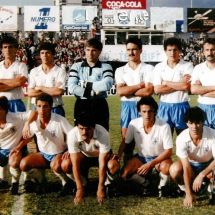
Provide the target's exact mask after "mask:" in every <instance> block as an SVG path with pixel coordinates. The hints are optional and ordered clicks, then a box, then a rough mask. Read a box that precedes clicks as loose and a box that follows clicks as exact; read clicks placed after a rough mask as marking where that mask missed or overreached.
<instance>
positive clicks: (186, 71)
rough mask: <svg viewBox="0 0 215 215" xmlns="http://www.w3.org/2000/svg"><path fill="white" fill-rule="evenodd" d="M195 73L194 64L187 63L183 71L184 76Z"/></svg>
mask: <svg viewBox="0 0 215 215" xmlns="http://www.w3.org/2000/svg"><path fill="white" fill-rule="evenodd" d="M192 72H193V64H192V63H190V62H189V63H187V65H186V67H185V69H184V71H183V75H192Z"/></svg>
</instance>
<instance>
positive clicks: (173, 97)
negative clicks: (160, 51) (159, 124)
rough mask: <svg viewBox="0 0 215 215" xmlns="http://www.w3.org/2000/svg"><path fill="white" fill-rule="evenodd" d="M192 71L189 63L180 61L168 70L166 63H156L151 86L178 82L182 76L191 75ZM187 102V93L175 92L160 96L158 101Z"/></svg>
mask: <svg viewBox="0 0 215 215" xmlns="http://www.w3.org/2000/svg"><path fill="white" fill-rule="evenodd" d="M192 71H193V65H192V63H190V62H185V61H184V60H180V61H179V63H178V64H177V65H176V66H175V67H174V68H170V67H169V66H168V64H167V61H164V62H161V63H158V64H157V65H156V66H155V69H154V81H153V85H154V86H157V85H161V84H162V81H173V82H180V81H182V79H183V76H184V75H187V74H188V75H191V74H192ZM188 100H189V97H188V92H187V91H175V92H172V93H168V94H162V95H161V97H160V101H162V102H167V103H182V102H186V101H188Z"/></svg>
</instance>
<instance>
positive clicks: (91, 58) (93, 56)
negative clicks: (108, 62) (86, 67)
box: [85, 47, 101, 63]
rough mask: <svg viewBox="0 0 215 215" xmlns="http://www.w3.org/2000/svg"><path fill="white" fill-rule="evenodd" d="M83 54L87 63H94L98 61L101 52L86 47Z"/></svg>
mask: <svg viewBox="0 0 215 215" xmlns="http://www.w3.org/2000/svg"><path fill="white" fill-rule="evenodd" d="M85 54H86V59H87V62H88V63H96V62H97V61H98V59H99V55H100V54H101V51H100V50H98V49H96V48H93V47H86V48H85Z"/></svg>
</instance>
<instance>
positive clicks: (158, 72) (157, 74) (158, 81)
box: [153, 64, 162, 86]
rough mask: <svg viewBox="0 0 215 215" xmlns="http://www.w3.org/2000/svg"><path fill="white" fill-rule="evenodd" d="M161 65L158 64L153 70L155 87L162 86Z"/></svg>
mask: <svg viewBox="0 0 215 215" xmlns="http://www.w3.org/2000/svg"><path fill="white" fill-rule="evenodd" d="M160 67H161V64H157V65H156V66H155V68H154V70H153V85H154V86H157V85H161V83H162V77H161V68H160Z"/></svg>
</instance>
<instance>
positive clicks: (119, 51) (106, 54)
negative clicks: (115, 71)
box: [100, 45, 166, 62]
mask: <svg viewBox="0 0 215 215" xmlns="http://www.w3.org/2000/svg"><path fill="white" fill-rule="evenodd" d="M100 59H101V60H103V61H112V60H115V61H122V62H123V61H124V62H126V61H128V58H127V54H126V50H125V45H105V46H104V47H103V51H102V53H101V57H100ZM164 59H166V55H165V52H164V50H163V46H162V45H144V46H143V52H142V54H141V60H142V61H144V62H160V61H162V60H164Z"/></svg>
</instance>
